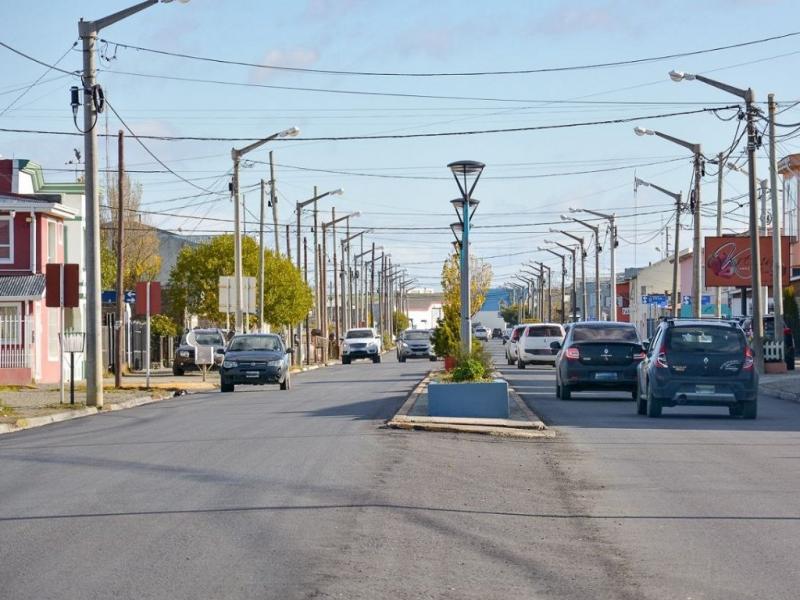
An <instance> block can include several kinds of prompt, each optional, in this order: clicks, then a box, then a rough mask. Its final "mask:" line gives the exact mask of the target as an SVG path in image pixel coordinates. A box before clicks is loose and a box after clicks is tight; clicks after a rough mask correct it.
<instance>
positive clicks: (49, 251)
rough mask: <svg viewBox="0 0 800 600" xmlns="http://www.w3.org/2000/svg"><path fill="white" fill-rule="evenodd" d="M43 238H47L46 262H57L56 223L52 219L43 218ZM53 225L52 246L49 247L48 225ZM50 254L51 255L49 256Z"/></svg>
mask: <svg viewBox="0 0 800 600" xmlns="http://www.w3.org/2000/svg"><path fill="white" fill-rule="evenodd" d="M44 222H45V225H46V227H45V232H44V234H45V239H46V240H47V255H46V259H47V264H52V263H56V262H58V223H57V222H56V221H54V220H53V219H45V221H44ZM51 225H52V227H53V247H52V248H51V247H50V226H51ZM51 254H52V257H51V256H50V255H51Z"/></svg>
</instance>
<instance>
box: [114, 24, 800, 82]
mask: <svg viewBox="0 0 800 600" xmlns="http://www.w3.org/2000/svg"><path fill="white" fill-rule="evenodd" d="M797 35H800V31H793V32H789V33H785V34H781V35H775V36H771V37H766V38H760V39H757V40H750V41H747V42H738V43H735V44H729V45H726V46H717V47H713V48H705V49H702V50H692V51H687V52H676V53H673V54H664V55H660V56H651V57H646V58H636V59H628V60H620V61H613V62H605V63H590V64H583V65H571V66H564V67H538V68H530V69H519V70H499V71H467V72H434V73H423V72H409V73H402V72H388V71H378V72H375V71H346V70H341V69H312V68H308V67H288V66H280V65H269V64H260V63H251V62H244V61H235V60H227V59H221V58H213V57H207V56H197V55H192V54H186V53H180V52H170V51H167V50H158V49H154V48H146V47H143V46H135V45H133V44H125V43H123V42H115V41H112V40H105V39H101V40H100V41H101V42H104V43H106V44H109V45H114V46H115V47H117V48H126V49H130V50H136V51H138V52H148V53H152V54H158V55H162V56H171V57H174V58H183V59H190V60H197V61H203V62H212V63H217V64H224V65H234V66H242V67H253V68H258V69H269V70H275V71H292V72H298V73H314V74H322V75H350V76H369V77H476V76H486V75H530V74H536V73H561V72H566V71H583V70H590V69H604V68H609V67H620V66H630V65H638V64H643V63H651V62H659V61H664V60H671V59H674V58H685V57H687V56H698V55H701V54H708V53H711V52H720V51H723V50H731V49H735V48H744V47H747V46H754V45H758V44H764V43H767V42H772V41H776V40H782V39H786V38H790V37H794V36H797ZM115 56H116V49H115Z"/></svg>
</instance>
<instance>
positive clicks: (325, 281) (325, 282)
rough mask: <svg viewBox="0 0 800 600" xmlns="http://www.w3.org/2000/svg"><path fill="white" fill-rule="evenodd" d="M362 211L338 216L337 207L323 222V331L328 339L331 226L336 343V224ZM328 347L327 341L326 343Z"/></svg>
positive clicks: (337, 325) (337, 289) (358, 215)
mask: <svg viewBox="0 0 800 600" xmlns="http://www.w3.org/2000/svg"><path fill="white" fill-rule="evenodd" d="M360 216H361V213H360V212H358V211H356V212H354V213H350V214H348V215H343V216H341V217H337V216H336V209H335V208H332V209H331V220H330V221H328V222H327V223H322V273H323V276H322V293H323V298H324V302H323V304H324V309H323V312H324V314H325V317H324V319H323V323H324V330H323V333H324V334H325V338H326V339H327V336H328V300H327V290H326V289H325V288H326V287H327V285H328V277H327V271H328V268H327V265H328V246H327V242H326V239H327V235H326V233H327V231H328V228H329V227H330V228H331V233H332V235H333V243H332V246H333V290H334V291H333V305H334V315H333V317H334V323H335V330H334V331H335V333H336V343H337V344H338V343H339V297H338V295H339V284H338V282H337V277H338V276H339V274H338V273H337V266H338V265H337V263H336V224H337V223H341V222H342V221H348V222H349V220H350V219H351V218H356V217H360ZM325 347H326V348H327V343H326V345H325ZM325 358H326V360H327V353H326V357H325Z"/></svg>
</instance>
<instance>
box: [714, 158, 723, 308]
mask: <svg viewBox="0 0 800 600" xmlns="http://www.w3.org/2000/svg"><path fill="white" fill-rule="evenodd" d="M717 166H718V167H719V169H718V170H717V237H720V236H721V235H722V184H723V181H724V180H725V178H724V177H723V170H724V169H723V167H724V166H725V155H724V154H723V153H722V152H720V153H719V154H717ZM715 301H716V304H717V311H716V316H717V318H718V319H721V318H722V288H721V287H719V286H717V290H716V294H715Z"/></svg>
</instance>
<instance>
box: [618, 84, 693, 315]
mask: <svg viewBox="0 0 800 600" xmlns="http://www.w3.org/2000/svg"><path fill="white" fill-rule="evenodd" d="M670 77H672V75H671V74H670ZM675 81H678V80H675ZM633 131H634V133H635V134H636V135H640V136H641V135H656V136H658V137H660V138H663V139H665V140H667V141H669V142H672V143H673V144H678V145H679V146H683V147H684V148H687V149H688V150H690V151H691V152H692V154H693V155H694V189H693V193H692V204H693V208H692V214H693V217H694V244H693V246H692V296H693V297H692V316H693V317H694V318H696V319H700V318H702V316H703V310H702V297H701V294H702V292H703V290H702V287H701V285H702V283H701V282H702V279H701V277H702V275H701V272H700V253H701V247H700V245H701V243H702V230H701V229H700V187H701V186H700V180H701V179H702V177H703V171H704V168H703V152H702V150H701V147H700V144H693V143H691V142H687V141H685V140H681V139H679V138H676V137H672V136H671V135H667V134H666V133H661V132H660V131H653V130H652V129H642V128H641V127H634V129H633Z"/></svg>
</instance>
